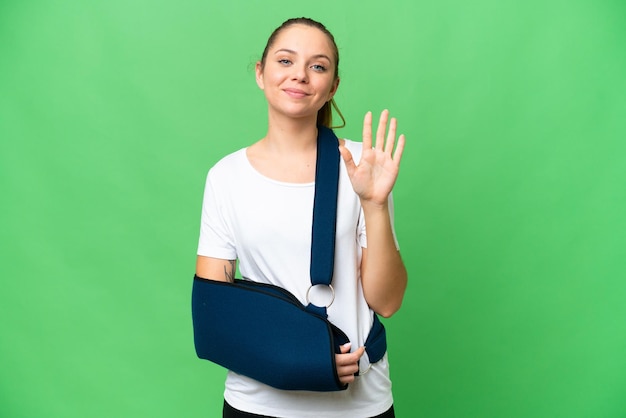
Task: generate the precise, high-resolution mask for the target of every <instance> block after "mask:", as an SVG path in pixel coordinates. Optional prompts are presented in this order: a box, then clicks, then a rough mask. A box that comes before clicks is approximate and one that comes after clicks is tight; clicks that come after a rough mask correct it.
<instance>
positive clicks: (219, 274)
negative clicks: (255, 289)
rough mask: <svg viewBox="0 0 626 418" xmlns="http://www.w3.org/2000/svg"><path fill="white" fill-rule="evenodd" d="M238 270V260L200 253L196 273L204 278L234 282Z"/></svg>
mask: <svg viewBox="0 0 626 418" xmlns="http://www.w3.org/2000/svg"><path fill="white" fill-rule="evenodd" d="M236 270H237V261H236V260H224V259H222V258H213V257H205V256H203V255H199V256H198V258H197V259H196V275H197V276H198V277H201V278H203V279H209V280H217V281H220V282H231V283H232V282H233V281H234V280H235V271H236Z"/></svg>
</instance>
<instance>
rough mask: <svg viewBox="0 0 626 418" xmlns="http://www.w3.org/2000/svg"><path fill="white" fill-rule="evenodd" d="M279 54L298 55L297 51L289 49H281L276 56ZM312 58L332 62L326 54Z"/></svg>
mask: <svg viewBox="0 0 626 418" xmlns="http://www.w3.org/2000/svg"><path fill="white" fill-rule="evenodd" d="M279 53H288V54H293V55H298V53H297V52H296V51H294V50H291V49H287V48H281V49H278V50H276V52H274V55H276V54H279ZM311 58H325V59H327V60H328V61H330V62H332V60H331V59H330V57H329V56H328V55H326V54H315V55H313V56H312V57H311Z"/></svg>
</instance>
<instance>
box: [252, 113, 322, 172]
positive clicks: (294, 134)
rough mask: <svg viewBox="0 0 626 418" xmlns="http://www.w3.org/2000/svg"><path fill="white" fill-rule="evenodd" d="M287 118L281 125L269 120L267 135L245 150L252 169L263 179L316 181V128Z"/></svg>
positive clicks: (311, 124)
mask: <svg viewBox="0 0 626 418" xmlns="http://www.w3.org/2000/svg"><path fill="white" fill-rule="evenodd" d="M303 122H304V121H297V120H293V119H290V120H289V121H287V122H285V121H282V123H276V120H272V119H271V118H270V120H269V123H268V130H267V135H266V136H265V137H264V138H263V139H261V140H260V141H259V142H257V143H255V144H254V145H252V146H250V147H248V150H247V152H246V154H247V157H248V160H249V161H250V163H251V164H252V166H253V167H254V168H255V169H256V170H257V171H259V172H260V173H261V174H263V175H265V176H266V177H269V178H273V179H275V180H279V181H284V182H289V183H309V182H312V181H314V179H315V159H316V157H317V125H316V124H315V123H311V122H310V121H309V122H307V123H303Z"/></svg>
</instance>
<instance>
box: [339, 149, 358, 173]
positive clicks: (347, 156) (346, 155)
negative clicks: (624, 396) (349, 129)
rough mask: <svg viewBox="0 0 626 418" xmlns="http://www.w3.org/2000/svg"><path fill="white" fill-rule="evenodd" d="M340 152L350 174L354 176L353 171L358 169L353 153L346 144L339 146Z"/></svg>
mask: <svg viewBox="0 0 626 418" xmlns="http://www.w3.org/2000/svg"><path fill="white" fill-rule="evenodd" d="M339 153H340V154H341V158H343V162H344V163H345V164H346V170H347V171H348V175H350V176H352V173H354V170H356V164H355V163H354V159H353V158H352V153H351V152H350V150H348V148H346V147H345V146H344V145H340V146H339Z"/></svg>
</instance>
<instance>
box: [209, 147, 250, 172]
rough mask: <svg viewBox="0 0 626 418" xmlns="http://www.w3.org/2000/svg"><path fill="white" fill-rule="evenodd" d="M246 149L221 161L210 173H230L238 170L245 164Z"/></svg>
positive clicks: (232, 153)
mask: <svg viewBox="0 0 626 418" xmlns="http://www.w3.org/2000/svg"><path fill="white" fill-rule="evenodd" d="M245 156H246V148H241V149H239V150H237V151H234V152H231V153H230V154H227V155H225V156H224V157H222V158H221V159H219V160H218V161H217V162H216V163H215V164H214V165H213V167H211V170H210V171H217V172H219V171H224V170H226V171H230V170H233V169H236V168H237V167H238V166H240V165H241V164H243V163H245Z"/></svg>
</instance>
